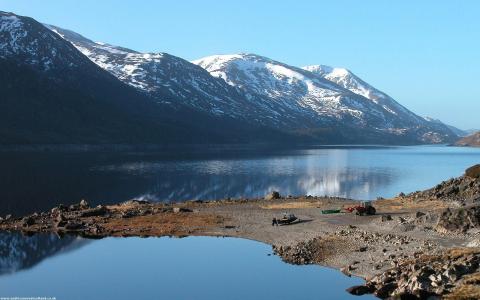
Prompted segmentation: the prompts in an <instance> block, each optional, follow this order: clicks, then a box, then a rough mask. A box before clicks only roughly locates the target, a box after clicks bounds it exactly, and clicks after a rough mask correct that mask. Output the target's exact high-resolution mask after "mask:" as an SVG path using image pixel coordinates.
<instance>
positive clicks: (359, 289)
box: [346, 285, 373, 296]
mask: <svg viewBox="0 0 480 300" xmlns="http://www.w3.org/2000/svg"><path fill="white" fill-rule="evenodd" d="M346 291H347V292H349V293H350V294H352V295H355V296H362V295H365V294H371V293H373V289H372V287H369V286H366V285H355V286H352V287H349V288H348V289H347V290H346Z"/></svg>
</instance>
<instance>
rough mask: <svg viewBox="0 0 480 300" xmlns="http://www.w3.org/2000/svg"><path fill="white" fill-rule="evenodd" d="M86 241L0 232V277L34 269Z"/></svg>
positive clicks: (86, 241)
mask: <svg viewBox="0 0 480 300" xmlns="http://www.w3.org/2000/svg"><path fill="white" fill-rule="evenodd" d="M87 243H88V240H85V239H80V238H76V237H72V236H66V237H64V238H59V237H58V236H56V235H52V234H37V235H33V236H25V235H22V234H20V233H18V232H0V275H6V274H10V273H15V272H18V271H21V270H26V269H29V268H32V267H34V266H35V265H37V264H38V263H40V262H41V261H42V260H44V259H46V258H48V257H50V256H53V255H58V254H61V253H67V252H68V251H71V250H75V249H78V248H80V247H81V246H84V245H86V244H87Z"/></svg>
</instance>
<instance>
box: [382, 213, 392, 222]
mask: <svg viewBox="0 0 480 300" xmlns="http://www.w3.org/2000/svg"><path fill="white" fill-rule="evenodd" d="M391 220H392V216H391V215H382V222H387V221H391Z"/></svg>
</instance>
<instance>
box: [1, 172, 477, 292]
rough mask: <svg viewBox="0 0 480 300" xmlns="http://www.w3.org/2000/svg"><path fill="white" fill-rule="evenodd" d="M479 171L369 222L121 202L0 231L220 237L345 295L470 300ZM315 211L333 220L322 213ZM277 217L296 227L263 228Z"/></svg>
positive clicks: (312, 209)
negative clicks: (335, 279)
mask: <svg viewBox="0 0 480 300" xmlns="http://www.w3.org/2000/svg"><path fill="white" fill-rule="evenodd" d="M479 169H480V168H478V167H475V168H471V169H469V170H467V172H466V175H464V176H462V177H459V178H456V179H452V180H449V181H445V182H443V183H441V184H439V185H437V186H436V187H434V188H432V189H429V190H426V191H423V192H415V193H412V194H408V195H404V194H400V195H399V196H398V197H395V198H393V199H381V200H377V201H375V202H374V206H375V208H376V209H377V214H376V215H373V216H357V215H355V214H352V213H347V212H346V211H345V210H344V208H345V207H348V206H352V205H356V204H358V202H356V201H354V200H351V199H342V198H336V197H311V196H302V197H291V196H289V197H281V196H280V195H279V194H278V193H272V194H270V195H268V196H267V197H265V198H262V199H248V200H229V199H225V200H218V201H189V202H185V203H172V204H164V203H149V202H147V201H138V200H131V201H127V202H124V203H120V204H117V205H109V206H102V205H99V206H97V207H90V205H89V204H88V202H87V201H85V200H82V201H81V202H80V203H78V204H75V205H70V206H64V205H59V206H57V207H54V208H53V209H51V210H50V211H47V212H42V213H34V214H32V215H29V216H25V217H21V218H14V217H12V216H6V217H4V218H0V230H6V231H12V230H15V231H22V232H23V233H24V234H28V235H31V234H36V233H40V232H54V233H57V234H59V235H66V234H68V235H79V236H83V237H87V238H103V237H108V236H117V237H119V236H122V237H129V236H188V235H206V236H230V237H240V238H247V239H253V240H257V241H261V242H265V243H268V244H270V245H272V248H273V251H274V253H275V254H277V255H279V256H281V257H282V259H283V260H284V261H286V262H288V263H293V264H320V265H324V266H329V267H333V268H337V269H339V270H341V271H342V272H343V273H345V274H346V275H348V276H352V275H354V276H360V277H363V278H365V279H366V284H365V285H364V286H357V287H352V288H350V289H349V292H350V293H352V294H355V295H361V294H365V293H371V294H374V295H376V296H377V297H379V298H392V299H394V298H398V299H427V298H428V299H441V298H445V299H479V298H480V285H479V283H480V248H479V247H480V178H479V177H480V172H478V171H477V170H479ZM324 209H330V210H331V209H335V210H340V211H341V213H334V214H322V210H324ZM285 211H288V212H290V213H294V214H295V215H296V216H297V217H299V218H300V220H299V221H297V222H295V223H293V224H291V225H288V226H272V224H271V221H272V218H278V217H280V216H281V214H282V213H283V212H285Z"/></svg>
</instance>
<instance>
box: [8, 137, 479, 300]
mask: <svg viewBox="0 0 480 300" xmlns="http://www.w3.org/2000/svg"><path fill="white" fill-rule="evenodd" d="M0 162H1V166H2V168H1V169H0V191H1V193H2V195H1V198H0V203H1V206H0V215H5V214H7V213H12V214H14V215H23V214H26V213H30V212H33V211H41V210H47V209H50V208H51V207H53V206H55V205H57V204H58V203H64V204H70V203H76V202H78V201H80V199H82V198H85V199H87V200H89V201H90V202H91V203H92V204H94V205H95V204H99V203H115V202H119V201H124V200H129V199H132V198H143V199H149V200H152V201H182V200H190V199H219V198H226V197H232V198H240V197H262V196H264V195H265V194H266V193H268V192H269V191H272V190H277V191H280V193H281V194H283V195H317V196H321V195H330V196H342V197H349V198H355V199H375V198H376V197H378V196H382V197H390V196H394V195H396V194H398V193H399V192H402V191H403V192H412V191H415V190H420V189H425V188H429V187H431V186H434V185H435V184H437V183H438V182H440V181H442V180H446V179H449V178H451V177H454V176H459V175H461V174H462V173H463V171H464V169H465V168H467V167H468V166H471V165H473V164H476V163H479V162H480V149H475V148H456V147H444V146H415V147H372V146H368V147H367V146H366V147H361V146H356V147H345V146H343V147H333V146H332V147H315V148H310V149H289V150H285V149H262V150H258V149H255V150H253V149H235V148H232V149H228V148H223V149H211V148H210V149H202V148H200V149H193V150H192V149H189V150H185V149H180V150H178V151H162V152H32V151H23V152H6V151H3V152H0ZM271 251H272V250H271V247H270V246H267V245H264V244H261V243H257V242H253V241H247V240H241V239H231V238H225V239H222V238H202V237H191V238H185V239H169V238H149V239H140V238H128V239H118V238H108V239H103V240H95V241H94V240H84V239H78V238H74V237H65V238H63V239H59V238H58V237H56V236H53V235H36V236H33V237H25V236H22V235H20V234H16V233H5V232H0V297H8V296H10V297H12V296H17V297H20V296H23V297H28V296H47V297H48V296H51V297H57V299H276V300H278V299H348V298H355V297H351V296H350V295H349V294H347V293H346V292H345V291H344V290H345V288H347V287H349V286H352V285H356V284H360V283H361V282H362V280H360V279H358V278H348V277H346V276H344V275H343V274H341V273H340V272H338V271H336V270H331V269H327V268H322V267H319V266H292V265H288V264H285V263H283V262H281V260H280V259H279V258H278V257H276V256H268V254H270V253H271ZM368 297H370V296H367V298H368Z"/></svg>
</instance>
